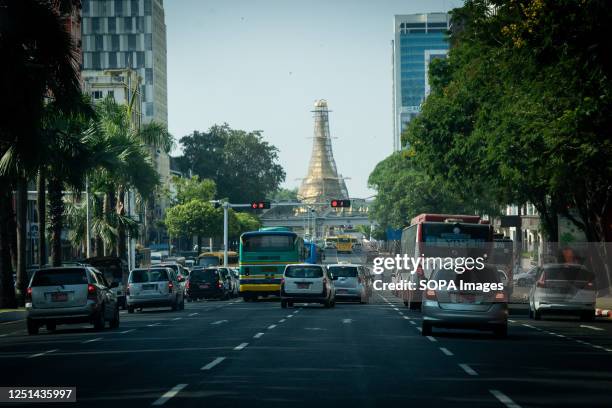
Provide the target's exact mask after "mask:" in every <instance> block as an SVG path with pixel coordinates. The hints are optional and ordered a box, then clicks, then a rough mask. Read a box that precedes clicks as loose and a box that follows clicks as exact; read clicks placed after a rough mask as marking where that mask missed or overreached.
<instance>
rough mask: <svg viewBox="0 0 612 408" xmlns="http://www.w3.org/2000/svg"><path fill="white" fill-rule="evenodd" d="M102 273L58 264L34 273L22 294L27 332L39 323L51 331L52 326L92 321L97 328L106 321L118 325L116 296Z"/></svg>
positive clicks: (83, 267) (91, 269)
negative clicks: (23, 295) (24, 303)
mask: <svg viewBox="0 0 612 408" xmlns="http://www.w3.org/2000/svg"><path fill="white" fill-rule="evenodd" d="M116 285H117V283H116V282H113V283H112V284H109V283H108V282H107V281H106V279H105V278H104V275H102V274H101V273H100V272H99V271H98V270H96V269H95V268H92V267H86V266H80V267H58V268H46V269H40V270H38V271H35V272H34V275H33V276H32V280H31V281H30V285H29V286H28V288H27V293H26V312H27V318H26V323H27V328H28V334H37V333H38V329H39V328H40V327H41V326H43V325H44V326H46V328H47V330H48V331H54V330H55V328H56V325H58V324H67V323H92V324H93V325H94V327H95V328H96V329H97V330H102V329H104V326H105V324H106V322H110V327H111V328H116V327H119V305H118V303H117V296H116V295H115V294H114V293H113V291H112V290H111V288H114V287H116Z"/></svg>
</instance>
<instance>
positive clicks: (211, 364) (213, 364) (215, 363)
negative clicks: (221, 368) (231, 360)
mask: <svg viewBox="0 0 612 408" xmlns="http://www.w3.org/2000/svg"><path fill="white" fill-rule="evenodd" d="M223 360H225V357H217V358H215V359H214V360H213V361H211V362H210V363H208V364H206V365H205V366H204V367H202V368H200V370H210V369H211V368H213V367H214V366H216V365H218V364H219V363H221V362H222V361H223Z"/></svg>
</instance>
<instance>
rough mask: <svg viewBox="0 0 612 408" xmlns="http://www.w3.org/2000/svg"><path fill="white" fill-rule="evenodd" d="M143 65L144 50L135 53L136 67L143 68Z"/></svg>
mask: <svg viewBox="0 0 612 408" xmlns="http://www.w3.org/2000/svg"><path fill="white" fill-rule="evenodd" d="M144 66H145V55H144V51H138V52H137V53H136V68H144Z"/></svg>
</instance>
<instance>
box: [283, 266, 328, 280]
mask: <svg viewBox="0 0 612 408" xmlns="http://www.w3.org/2000/svg"><path fill="white" fill-rule="evenodd" d="M285 276H286V277H288V278H322V277H323V270H322V269H321V268H317V267H316V266H290V267H289V268H287V270H286V271H285Z"/></svg>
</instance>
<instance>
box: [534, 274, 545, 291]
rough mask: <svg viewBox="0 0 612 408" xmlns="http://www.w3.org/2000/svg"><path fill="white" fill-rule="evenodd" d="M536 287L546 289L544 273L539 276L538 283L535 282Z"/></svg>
mask: <svg viewBox="0 0 612 408" xmlns="http://www.w3.org/2000/svg"><path fill="white" fill-rule="evenodd" d="M536 286H537V287H538V288H545V287H546V272H542V276H540V279H538V281H537V282H536Z"/></svg>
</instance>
